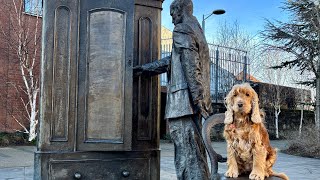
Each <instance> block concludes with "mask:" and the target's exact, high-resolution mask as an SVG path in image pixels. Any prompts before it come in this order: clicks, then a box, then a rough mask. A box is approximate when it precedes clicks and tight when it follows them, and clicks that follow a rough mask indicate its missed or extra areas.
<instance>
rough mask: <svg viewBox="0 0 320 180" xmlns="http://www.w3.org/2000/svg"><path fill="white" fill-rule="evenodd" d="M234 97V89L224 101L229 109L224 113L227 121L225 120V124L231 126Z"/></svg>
mask: <svg viewBox="0 0 320 180" xmlns="http://www.w3.org/2000/svg"><path fill="white" fill-rule="evenodd" d="M233 96H234V88H232V90H231V91H230V92H229V94H228V95H227V97H226V98H225V99H224V101H225V106H226V108H227V111H226V112H225V113H224V115H225V119H224V124H231V123H232V122H233V110H232V106H233Z"/></svg>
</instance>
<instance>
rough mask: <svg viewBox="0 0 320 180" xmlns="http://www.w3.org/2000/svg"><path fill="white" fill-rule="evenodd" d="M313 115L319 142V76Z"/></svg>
mask: <svg viewBox="0 0 320 180" xmlns="http://www.w3.org/2000/svg"><path fill="white" fill-rule="evenodd" d="M319 64H320V62H319ZM319 68H320V67H319ZM318 75H319V74H318ZM315 114H316V120H315V122H316V130H317V136H318V140H320V136H319V134H320V76H318V77H317V80H316V113H315Z"/></svg>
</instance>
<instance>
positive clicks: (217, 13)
mask: <svg viewBox="0 0 320 180" xmlns="http://www.w3.org/2000/svg"><path fill="white" fill-rule="evenodd" d="M225 12H226V11H225V10H223V9H217V10H214V11H212V13H211V14H209V15H207V17H205V15H203V16H202V30H203V33H205V28H206V24H205V21H206V19H208V18H209V17H210V16H212V15H213V14H215V15H221V14H224V13H225Z"/></svg>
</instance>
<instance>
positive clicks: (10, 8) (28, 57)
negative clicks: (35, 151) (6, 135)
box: [0, 0, 42, 141]
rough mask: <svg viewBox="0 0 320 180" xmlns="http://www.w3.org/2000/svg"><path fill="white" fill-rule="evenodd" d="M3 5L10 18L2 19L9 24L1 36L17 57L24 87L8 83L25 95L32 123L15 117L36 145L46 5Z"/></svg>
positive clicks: (25, 0) (32, 0)
mask: <svg viewBox="0 0 320 180" xmlns="http://www.w3.org/2000/svg"><path fill="white" fill-rule="evenodd" d="M0 3H1V8H0V11H1V13H2V14H5V15H6V17H3V18H1V20H3V21H5V22H0V33H1V35H2V36H3V39H5V41H6V42H5V43H7V44H8V47H10V49H9V50H10V51H11V52H13V53H14V57H15V58H14V59H16V63H17V64H18V66H17V67H18V68H19V71H20V73H21V78H22V81H23V85H20V84H19V83H16V82H7V83H10V84H11V85H12V86H13V87H14V88H15V89H16V90H17V92H19V93H22V94H21V96H22V98H21V103H22V104H23V107H24V109H25V112H26V114H27V122H28V123H27V124H26V123H24V122H26V120H25V119H23V118H17V116H15V115H12V116H13V119H14V120H15V121H16V122H17V123H18V124H19V125H20V126H21V127H22V129H23V132H24V133H28V134H29V139H28V140H29V141H32V140H33V139H35V137H36V136H37V133H36V128H37V124H38V118H37V114H38V107H37V98H38V93H39V79H38V76H37V72H38V70H37V69H36V68H37V67H38V64H39V57H40V56H39V49H40V35H39V34H40V31H41V21H42V20H41V13H42V6H41V3H42V2H41V1H40V0H0ZM8 26H9V27H10V28H8ZM8 29H10V30H9V31H8ZM23 94H24V95H23ZM20 117H24V116H20Z"/></svg>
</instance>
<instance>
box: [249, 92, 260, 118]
mask: <svg viewBox="0 0 320 180" xmlns="http://www.w3.org/2000/svg"><path fill="white" fill-rule="evenodd" d="M252 91H253V97H252V101H251V108H252V112H251V121H252V122H254V123H261V122H262V117H261V114H260V108H259V98H258V94H257V93H256V92H255V91H254V90H253V89H252Z"/></svg>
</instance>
